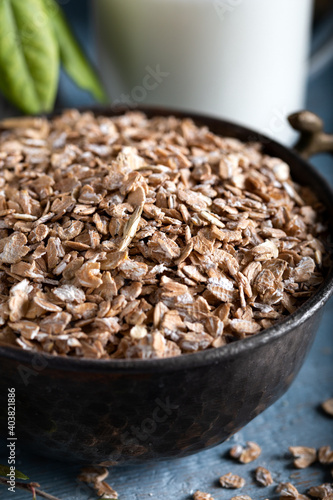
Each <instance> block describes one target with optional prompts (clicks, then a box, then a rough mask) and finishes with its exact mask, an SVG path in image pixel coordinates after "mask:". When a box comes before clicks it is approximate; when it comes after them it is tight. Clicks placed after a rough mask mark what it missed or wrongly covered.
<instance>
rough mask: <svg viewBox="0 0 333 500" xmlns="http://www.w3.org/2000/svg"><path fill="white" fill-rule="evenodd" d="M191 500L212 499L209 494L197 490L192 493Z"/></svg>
mask: <svg viewBox="0 0 333 500" xmlns="http://www.w3.org/2000/svg"><path fill="white" fill-rule="evenodd" d="M193 500H214V498H213V497H212V495H210V494H209V493H203V492H202V491H199V490H198V491H196V492H195V493H194V495H193Z"/></svg>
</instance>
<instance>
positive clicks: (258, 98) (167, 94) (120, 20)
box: [57, 0, 333, 144]
mask: <svg viewBox="0 0 333 500" xmlns="http://www.w3.org/2000/svg"><path fill="white" fill-rule="evenodd" d="M60 3H61V5H62V6H63V8H64V10H65V12H66V14H67V16H68V18H69V20H70V23H71V26H72V28H73V30H74V32H75V34H76V35H77V37H78V38H79V40H80V41H81V43H82V44H83V46H84V47H85V50H86V51H87V53H88V54H89V56H90V59H91V60H92V61H93V62H94V64H95V66H96V67H97V69H98V70H99V73H100V76H101V78H102V81H103V83H104V85H105V87H106V89H107V92H108V95H109V97H110V99H111V100H112V102H113V103H115V104H125V105H132V106H133V105H134V106H135V105H140V104H157V105H163V106H168V107H171V108H172V107H174V108H182V109H185V110H189V111H197V112H201V113H206V114H210V115H216V116H220V117H223V118H226V119H231V120H234V121H237V122H239V123H242V124H245V125H247V126H250V127H253V128H255V129H257V130H260V131H261V132H263V133H265V134H266V135H269V136H272V137H274V138H277V139H279V140H280V141H282V142H285V143H287V144H291V143H292V141H293V139H294V135H293V133H292V132H291V130H290V128H289V126H288V124H287V123H286V120H285V117H286V116H287V115H288V114H290V113H291V112H294V111H296V110H299V109H301V108H303V107H305V106H306V107H307V108H309V109H312V110H313V111H316V112H317V113H319V114H320V115H321V116H322V117H323V118H324V119H325V122H326V126H327V127H328V128H329V129H332V128H333V111H332V108H333V106H332V105H331V104H332V98H333V3H332V1H331V0H318V1H316V2H313V1H312V0H279V1H270V2H267V1H266V0H250V1H249V0H246V1H245V0H159V1H156V0H140V1H139V2H138V1H137V0H112V1H110V0H95V1H94V2H89V0H61V1H60ZM92 102H93V100H92V99H91V97H90V96H89V95H88V94H86V93H84V92H83V91H80V90H78V89H77V88H76V87H75V85H74V84H73V83H72V82H71V81H70V80H69V79H68V78H67V77H66V76H65V75H62V77H61V85H60V90H59V98H58V102H57V104H58V105H60V106H80V105H89V104H90V103H92Z"/></svg>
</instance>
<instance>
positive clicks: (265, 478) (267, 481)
mask: <svg viewBox="0 0 333 500" xmlns="http://www.w3.org/2000/svg"><path fill="white" fill-rule="evenodd" d="M255 478H256V481H257V482H258V483H259V484H260V485H261V486H270V485H271V484H273V479H272V475H271V473H270V472H269V470H267V469H265V468H264V467H257V469H256V471H255Z"/></svg>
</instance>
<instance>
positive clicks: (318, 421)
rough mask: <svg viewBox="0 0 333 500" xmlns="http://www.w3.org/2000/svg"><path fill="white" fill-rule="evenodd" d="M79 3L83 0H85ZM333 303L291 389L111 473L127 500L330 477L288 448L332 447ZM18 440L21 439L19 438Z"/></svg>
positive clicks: (68, 99) (66, 87) (29, 459)
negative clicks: (210, 444)
mask: <svg viewBox="0 0 333 500" xmlns="http://www.w3.org/2000/svg"><path fill="white" fill-rule="evenodd" d="M80 2H81V0H80ZM80 2H77V1H74V0H72V2H70V3H69V4H67V5H66V8H67V10H68V11H70V10H71V9H72V11H73V8H74V7H75V5H76V7H77V5H78V3H80ZM80 7H82V8H80V11H79V12H78V11H75V9H74V13H75V16H74V17H73V19H74V21H75V28H76V29H77V30H78V34H79V35H81V36H82V34H83V33H84V29H83V28H84V23H85V17H86V15H87V10H86V2H82V4H81V3H80ZM90 102H92V101H91V99H90V97H89V96H87V95H86V94H85V93H83V92H78V91H76V89H75V87H74V86H73V85H72V84H71V83H70V82H69V81H68V80H67V79H66V78H65V77H62V81H61V92H60V99H59V103H60V104H61V105H67V106H78V105H82V104H84V105H86V104H89V103H90ZM332 102H333V65H331V67H330V68H328V69H327V70H325V72H322V73H321V74H319V75H316V78H314V79H312V80H311V81H310V83H309V98H308V108H309V109H311V110H313V111H315V112H317V113H319V114H320V115H321V116H322V117H323V118H324V119H325V122H326V128H327V130H329V131H331V132H333V106H332ZM314 164H315V165H316V166H317V167H318V169H319V170H320V171H321V172H322V174H323V175H325V177H326V178H327V179H328V181H329V182H330V184H331V185H332V186H333V161H332V157H331V158H329V157H324V156H322V157H317V158H316V159H315V160H314ZM332 325H333V301H332V300H331V301H330V303H329V304H328V305H327V307H326V310H325V314H324V318H323V322H322V325H321V328H320V331H319V333H318V336H317V339H316V341H315V344H314V346H313V348H312V350H311V353H310V355H309V357H308V359H307V361H306V363H305V364H304V366H303V368H302V370H301V373H300V374H299V376H298V377H297V379H296V381H295V382H294V384H293V386H292V388H291V389H290V390H289V391H288V393H287V394H286V395H285V396H284V397H282V398H281V399H280V400H279V401H278V402H277V403H275V404H274V405H273V406H272V407H271V408H269V409H268V410H267V411H266V412H264V413H263V414H262V415H260V416H258V417H257V418H256V419H255V420H254V421H253V422H251V423H250V424H249V425H248V426H247V427H246V428H245V429H243V430H242V431H241V432H239V433H238V434H237V435H236V436H234V437H233V438H232V439H231V440H230V441H229V442H227V443H224V444H222V445H220V446H218V447H216V448H214V449H212V450H208V451H204V452H201V453H199V454H197V455H195V456H192V457H188V458H185V459H182V460H176V461H173V462H168V463H159V464H156V465H150V466H146V467H139V468H133V467H131V468H128V467H127V468H126V467H121V468H117V469H113V470H112V471H111V473H110V478H109V479H110V484H111V485H112V486H113V487H114V488H115V489H116V490H117V491H118V492H119V495H120V499H121V500H145V499H147V500H148V499H154V500H165V499H167V500H186V499H189V498H191V493H193V492H194V491H195V490H196V489H201V490H202V491H208V492H210V493H211V494H212V495H213V496H214V498H215V500H218V499H229V498H231V497H232V496H234V494H237V493H235V492H232V491H230V490H229V491H228V490H223V489H222V488H221V487H220V486H219V485H218V482H217V480H218V478H219V477H220V476H221V475H222V474H225V473H227V472H229V471H233V472H234V473H237V474H240V475H241V476H243V477H244V478H245V479H246V482H247V485H246V486H245V487H244V488H243V490H241V491H242V493H243V494H248V495H250V496H252V498H253V499H265V498H272V497H273V496H276V494H275V495H274V493H273V492H274V487H270V488H260V487H258V486H255V484H254V481H253V470H254V469H255V468H256V467H257V466H258V465H263V466H265V467H267V468H268V469H269V470H271V472H272V476H273V478H274V480H275V481H276V482H279V481H291V482H292V483H293V484H295V486H298V487H299V490H300V491H301V492H305V490H306V489H307V487H308V486H309V485H310V484H320V483H321V482H324V481H329V480H330V476H329V473H328V472H329V471H328V470H327V472H326V475H325V472H324V470H323V469H322V468H320V467H316V466H315V467H311V469H305V470H303V471H297V470H295V469H293V467H292V466H291V463H292V462H291V460H290V457H288V453H287V451H288V447H289V446H291V445H303V446H313V447H319V446H323V445H327V444H329V445H331V446H333V419H331V418H329V417H327V416H325V415H324V414H323V413H322V412H321V411H320V410H319V405H320V403H321V402H322V401H324V400H325V399H327V398H329V397H332V396H333V335H332V330H333V326H332ZM248 440H253V441H256V442H257V443H258V444H260V446H261V447H262V449H263V453H262V456H261V457H260V458H259V459H258V460H257V461H256V462H254V463H252V464H249V465H239V464H236V463H234V462H233V461H231V460H230V459H229V458H227V456H226V453H227V451H228V449H229V448H230V447H231V446H232V445H233V444H234V443H236V442H237V443H243V442H245V441H248ZM18 444H19V442H18ZM17 452H18V461H19V463H18V465H17V467H18V468H19V469H21V470H22V471H23V472H25V473H26V474H28V475H29V477H30V478H31V480H33V481H38V482H40V483H41V485H42V487H43V489H44V490H45V491H48V492H49V493H53V494H54V495H56V496H58V497H59V498H61V499H62V500H88V499H92V498H95V497H94V495H93V493H92V491H91V490H90V489H89V488H88V487H86V486H85V485H80V484H78V483H77V482H76V475H77V473H78V467H77V466H76V465H75V464H73V465H71V464H63V463H59V462H54V461H51V460H47V459H45V458H40V457H38V456H34V455H31V454H30V453H29V454H28V453H27V452H26V451H25V450H24V449H22V448H20V447H18V450H17ZM5 462H6V454H5V453H3V452H0V463H5ZM0 498H4V499H9V498H15V500H25V499H31V496H30V495H28V494H27V493H25V492H21V491H20V490H17V491H16V493H15V495H13V494H10V493H8V492H7V491H6V489H5V488H4V487H2V488H1V487H0Z"/></svg>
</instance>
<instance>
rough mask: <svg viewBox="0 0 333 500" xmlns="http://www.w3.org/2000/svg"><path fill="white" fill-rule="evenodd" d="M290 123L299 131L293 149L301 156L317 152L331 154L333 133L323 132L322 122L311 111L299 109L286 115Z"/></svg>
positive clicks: (304, 156) (308, 156) (332, 151)
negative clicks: (298, 136)
mask: <svg viewBox="0 0 333 500" xmlns="http://www.w3.org/2000/svg"><path fill="white" fill-rule="evenodd" d="M288 120H289V123H290V125H291V126H292V127H293V128H294V129H295V130H297V131H299V132H300V133H301V136H300V138H299V140H298V142H297V143H296V144H295V149H296V151H298V153H299V154H300V155H301V156H303V158H310V156H313V155H315V154H318V153H327V152H328V153H332V154H333V135H330V134H326V133H325V132H324V130H323V129H324V123H323V120H322V119H321V118H319V116H317V115H315V114H314V113H311V111H299V112H298V113H294V114H292V115H290V116H289V117H288Z"/></svg>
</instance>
